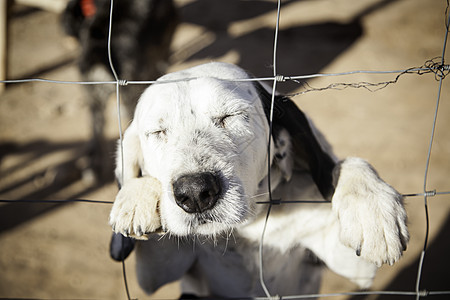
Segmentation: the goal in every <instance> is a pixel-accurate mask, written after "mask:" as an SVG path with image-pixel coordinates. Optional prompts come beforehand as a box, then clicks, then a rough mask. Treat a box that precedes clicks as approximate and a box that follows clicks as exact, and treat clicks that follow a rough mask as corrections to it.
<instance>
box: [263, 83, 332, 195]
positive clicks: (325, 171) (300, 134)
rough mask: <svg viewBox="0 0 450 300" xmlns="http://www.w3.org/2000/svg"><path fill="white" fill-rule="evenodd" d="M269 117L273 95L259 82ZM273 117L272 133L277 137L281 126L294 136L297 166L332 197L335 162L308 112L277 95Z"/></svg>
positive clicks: (322, 192)
mask: <svg viewBox="0 0 450 300" xmlns="http://www.w3.org/2000/svg"><path fill="white" fill-rule="evenodd" d="M255 88H256V90H257V91H258V93H259V96H260V99H261V102H262V105H263V107H264V111H265V113H266V117H267V119H268V121H269V116H270V108H271V103H272V95H271V94H270V93H269V92H268V91H267V90H266V89H265V88H264V86H262V85H261V84H260V83H259V82H255ZM273 108H274V109H273V118H272V128H273V129H275V130H272V134H273V135H274V140H276V139H277V137H276V135H277V134H279V132H282V131H280V130H278V128H284V129H286V130H287V131H288V132H289V134H290V136H291V143H292V154H293V156H294V169H295V168H303V169H304V168H305V165H306V167H307V168H308V169H309V171H310V172H311V175H312V177H313V180H314V182H315V184H316V185H317V187H318V188H319V191H320V193H321V194H322V196H323V197H324V198H325V199H327V200H331V198H332V196H333V193H334V186H333V175H332V174H333V169H334V167H335V165H336V164H335V162H334V161H333V159H332V158H331V157H330V155H329V154H327V153H326V152H325V151H324V150H323V149H322V147H321V146H320V144H319V142H318V140H317V138H316V136H315V135H314V133H313V130H312V128H311V124H310V123H309V121H308V119H307V117H306V116H305V114H304V113H303V112H302V111H301V110H300V109H299V108H298V107H297V105H296V104H295V103H294V102H293V101H292V100H291V99H289V98H287V97H284V96H279V95H276V96H275V103H274V107H273Z"/></svg>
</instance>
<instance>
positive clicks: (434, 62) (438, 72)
mask: <svg viewBox="0 0 450 300" xmlns="http://www.w3.org/2000/svg"><path fill="white" fill-rule="evenodd" d="M113 3H114V0H111V3H110V21H109V31H108V34H109V38H108V57H109V63H110V66H111V72H112V73H113V76H114V78H115V80H114V81H98V82H82V81H62V80H53V79H41V78H29V79H16V80H2V81H0V82H2V83H6V84H14V83H23V82H46V83H51V84H77V85H93V84H107V85H113V84H114V85H115V86H116V100H117V120H118V121H117V122H118V131H119V140H120V145H121V147H122V139H123V137H122V131H123V129H122V124H121V115H120V111H121V109H120V107H121V106H120V94H121V92H120V88H121V87H122V86H126V85H130V84H164V83H166V82H168V81H158V82H156V81H129V80H127V79H120V78H118V76H117V73H116V71H115V68H114V65H113V63H112V60H111V52H110V51H111V47H110V41H111V29H112V27H113V26H114V24H113V22H112V10H113ZM448 8H449V1H448V0H447V5H446V8H445V16H446V21H445V35H444V38H443V47H442V55H441V56H440V57H437V58H432V59H429V60H427V61H426V62H425V63H424V64H423V65H422V66H419V67H411V68H407V69H404V70H390V71H373V70H357V71H348V72H340V73H328V74H326V73H321V74H319V73H317V74H310V75H280V74H278V73H277V59H278V57H277V49H278V32H279V22H280V18H281V14H280V12H281V10H280V9H281V0H278V1H277V16H276V21H275V26H274V27H275V28H274V43H273V65H272V68H273V76H269V77H257V78H252V79H247V78H242V79H236V80H235V81H271V82H272V88H273V93H272V95H275V91H276V87H277V83H278V82H284V81H292V82H295V83H298V84H299V85H300V86H301V87H302V89H301V90H300V91H299V92H296V93H292V94H289V95H288V96H291V97H294V96H297V95H301V94H305V93H309V92H321V91H325V90H342V89H348V88H363V89H367V90H369V91H370V92H376V91H379V90H381V89H384V88H386V87H388V86H389V85H392V84H396V83H397V82H398V81H399V80H400V78H401V77H403V76H404V75H425V74H434V76H435V79H436V80H437V81H438V91H437V99H436V102H435V110H434V118H433V121H432V130H431V133H430V138H429V146H428V152H427V158H426V165H425V172H424V183H423V191H421V192H414V193H405V194H403V196H404V197H423V200H424V214H425V220H426V224H425V230H426V234H425V239H424V242H423V244H424V245H423V250H422V252H421V255H420V262H419V268H418V270H417V279H416V284H415V290H414V291H361V292H347V293H330V294H314V295H280V296H278V295H277V296H275V295H271V293H270V291H269V290H268V288H267V286H266V284H265V282H264V267H263V257H262V254H263V245H264V243H263V241H264V231H265V227H264V230H263V232H262V233H261V240H260V250H259V251H260V269H259V272H260V283H261V285H262V287H263V290H264V292H265V294H266V297H259V298H256V299H281V298H282V299H303V298H311V297H334V296H342V295H347V296H368V295H398V296H415V297H416V299H420V298H421V297H427V296H435V295H450V290H448V291H445V290H444V291H427V290H426V289H422V288H421V276H422V268H423V264H424V258H425V256H426V251H427V244H428V238H429V237H428V232H429V215H428V198H429V197H434V196H438V195H448V194H450V191H436V190H430V189H429V187H428V174H429V166H430V157H431V154H432V149H433V144H434V136H435V130H436V126H437V118H438V114H439V106H440V101H441V91H442V85H443V81H444V79H445V78H446V76H447V75H448V73H449V72H450V66H449V65H447V64H446V63H445V60H444V58H445V52H446V47H447V37H448V32H449V24H450V14H449V13H448ZM284 59H285V58H284ZM355 74H356V75H357V74H371V75H373V74H393V75H395V78H394V79H392V80H389V81H381V82H367V81H361V82H350V83H343V82H334V83H332V84H329V85H327V86H324V87H313V86H312V84H310V83H308V82H306V81H305V80H307V79H312V78H318V77H338V78H339V77H343V76H348V75H355ZM194 79H196V78H185V79H182V80H194ZM169 82H173V81H169ZM273 105H274V98H272V106H271V110H270V119H269V123H270V130H272V115H273ZM267 151H268V152H269V156H270V139H269V142H268V147H267ZM122 167H123V160H122ZM268 170H269V172H268V174H269V176H270V163H269V165H268ZM268 182H269V189H268V194H269V201H267V202H264V201H263V202H258V203H259V204H269V205H268V210H267V215H266V224H267V222H269V221H270V212H271V206H272V204H274V205H276V204H277V203H276V201H275V200H273V199H272V196H271V189H270V177H269V180H268ZM0 202H3V203H27V202H30V203H31V202H33V203H36V202H42V203H64V202H82V203H92V204H109V205H110V204H112V203H113V202H112V201H100V200H88V199H75V198H74V199H61V200H42V199H21V200H6V199H1V200H0ZM309 202H310V200H308V199H283V203H286V204H296V203H309ZM315 203H317V202H315ZM122 268H123V277H124V283H125V290H126V295H127V297H128V299H131V295H130V291H129V289H128V285H127V279H126V269H125V264H124V263H123V265H122Z"/></svg>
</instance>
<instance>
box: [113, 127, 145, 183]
mask: <svg viewBox="0 0 450 300" xmlns="http://www.w3.org/2000/svg"><path fill="white" fill-rule="evenodd" d="M142 161H143V158H142V149H141V142H140V141H139V135H138V130H137V128H136V122H134V121H133V122H131V124H130V126H129V127H128V128H127V130H125V133H124V135H123V141H122V145H121V144H120V141H119V142H118V143H117V156H116V170H115V174H116V179H117V182H118V183H119V188H120V187H121V186H122V185H123V184H124V183H125V182H127V180H129V179H131V178H136V177H139V175H140V173H141V167H140V165H141V163H142Z"/></svg>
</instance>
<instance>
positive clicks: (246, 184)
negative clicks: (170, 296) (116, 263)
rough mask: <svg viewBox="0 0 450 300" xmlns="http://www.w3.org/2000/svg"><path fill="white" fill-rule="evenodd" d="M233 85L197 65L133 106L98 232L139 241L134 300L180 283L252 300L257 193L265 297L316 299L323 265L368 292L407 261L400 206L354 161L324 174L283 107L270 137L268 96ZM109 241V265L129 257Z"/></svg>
mask: <svg viewBox="0 0 450 300" xmlns="http://www.w3.org/2000/svg"><path fill="white" fill-rule="evenodd" d="M244 78H250V77H249V75H248V74H247V73H246V72H244V71H243V70H242V69H240V68H238V67H236V66H234V65H230V64H224V63H210V64H205V65H201V66H197V67H194V68H191V69H188V70H185V71H181V72H176V73H172V74H168V75H165V76H163V77H161V78H160V79H159V81H160V83H158V84H154V85H152V86H150V87H149V88H148V89H147V90H146V91H145V92H144V93H143V95H142V96H141V98H140V100H139V103H138V105H137V108H136V112H135V116H134V120H133V122H132V123H131V125H130V126H129V128H128V129H127V130H126V132H125V135H124V140H123V151H121V149H120V147H119V150H118V155H117V168H116V176H117V178H118V181H119V183H120V185H121V190H120V191H119V193H118V195H117V198H116V201H115V203H114V206H113V208H112V211H111V215H110V223H111V225H112V227H113V230H114V231H115V232H116V233H121V234H122V235H124V236H127V237H128V236H130V237H134V238H137V239H147V240H146V241H139V242H138V243H137V247H136V248H137V249H136V255H137V271H138V278H139V282H140V285H141V287H142V288H143V289H144V290H145V291H146V292H148V293H152V292H154V291H155V290H156V289H157V288H159V287H160V286H162V285H164V284H166V283H168V282H171V281H174V280H178V279H182V289H183V293H185V294H194V295H196V296H213V297H252V296H264V295H265V294H264V291H263V286H262V284H261V281H260V277H259V276H260V275H259V270H260V261H259V251H258V247H259V243H260V241H261V237H262V232H263V228H264V224H265V223H266V212H267V209H268V207H269V205H268V204H267V203H268V201H269V200H270V199H269V193H268V188H269V186H270V187H271V191H272V198H271V199H272V200H273V199H276V201H274V200H273V201H272V203H275V204H272V205H271V213H270V216H269V218H268V221H267V228H266V230H265V234H264V236H263V260H262V262H263V266H262V270H263V278H264V282H265V285H266V286H267V290H268V291H269V292H270V293H271V294H272V295H289V294H303V293H316V292H317V291H318V288H319V285H320V277H321V276H320V274H321V269H322V267H323V265H326V266H327V267H328V268H330V269H331V270H333V271H334V272H336V273H338V274H340V275H342V276H345V277H347V278H348V279H350V280H352V281H353V282H355V283H357V284H358V285H359V286H360V287H361V288H367V287H369V286H370V284H371V282H372V280H373V278H374V276H375V272H376V269H377V267H379V266H381V265H382V264H383V263H388V264H393V263H394V262H396V261H397V260H398V259H399V258H400V257H401V255H402V252H403V251H404V250H405V249H406V245H407V243H408V240H409V235H408V231H407V227H406V212H405V209H404V207H403V199H402V196H401V195H400V194H399V193H398V192H397V191H396V190H394V189H393V188H392V187H391V186H390V185H388V184H387V183H385V182H384V181H383V180H382V179H381V178H380V177H379V176H378V174H377V172H376V171H375V170H374V168H373V167H372V166H370V165H369V164H368V163H367V162H366V161H364V160H362V159H360V158H347V159H345V160H343V161H341V162H337V160H336V159H334V156H333V154H332V153H331V150H330V147H329V146H328V145H327V144H326V142H325V141H324V139H323V137H322V136H321V135H320V133H318V131H317V130H316V129H315V128H314V126H313V125H312V123H311V122H310V121H309V120H308V119H307V118H306V117H305V115H304V114H303V113H302V112H301V111H300V110H299V109H298V108H297V107H296V106H295V104H294V103H293V102H292V101H291V100H289V99H288V98H285V97H282V96H279V95H277V96H275V103H274V106H273V108H274V109H273V123H272V124H273V127H272V131H271V130H270V126H269V121H268V120H269V114H270V110H271V109H270V108H271V95H270V93H269V92H268V91H267V89H266V88H265V87H263V85H261V84H260V83H258V82H254V81H236V79H244ZM270 133H271V135H270ZM269 139H271V141H270V143H269ZM269 144H270V145H271V147H270V149H269V148H268V145H269ZM269 154H270V155H269ZM122 157H123V162H122ZM269 164H270V165H269ZM269 166H270V173H269V170H268V169H269ZM269 179H270V185H269V182H268V181H269ZM291 200H309V202H307V203H296V204H292V203H286V202H289V201H291ZM311 200H312V201H311ZM257 202H264V203H266V204H264V203H263V204H258V203H257ZM158 230H159V231H160V232H161V231H162V232H163V233H164V234H163V235H158V234H155V231H158ZM122 235H117V234H116V235H113V240H112V244H111V246H112V255H113V256H115V258H116V259H118V260H120V259H124V258H125V257H126V255H128V253H129V252H130V250H131V248H128V250H127V249H125V250H124V247H125V246H127V245H128V246H129V245H130V244H131V243H132V241H131V239H129V238H127V239H125V238H123V237H122ZM117 249H119V250H117ZM118 251H119V252H123V251H125V252H127V253H121V254H120V255H118Z"/></svg>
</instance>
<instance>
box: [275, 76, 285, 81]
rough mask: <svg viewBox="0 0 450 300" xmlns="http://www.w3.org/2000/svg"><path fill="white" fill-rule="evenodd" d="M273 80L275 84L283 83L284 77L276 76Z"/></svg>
mask: <svg viewBox="0 0 450 300" xmlns="http://www.w3.org/2000/svg"><path fill="white" fill-rule="evenodd" d="M275 80H276V81H277V82H284V81H286V77H284V76H283V75H277V76H275Z"/></svg>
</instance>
